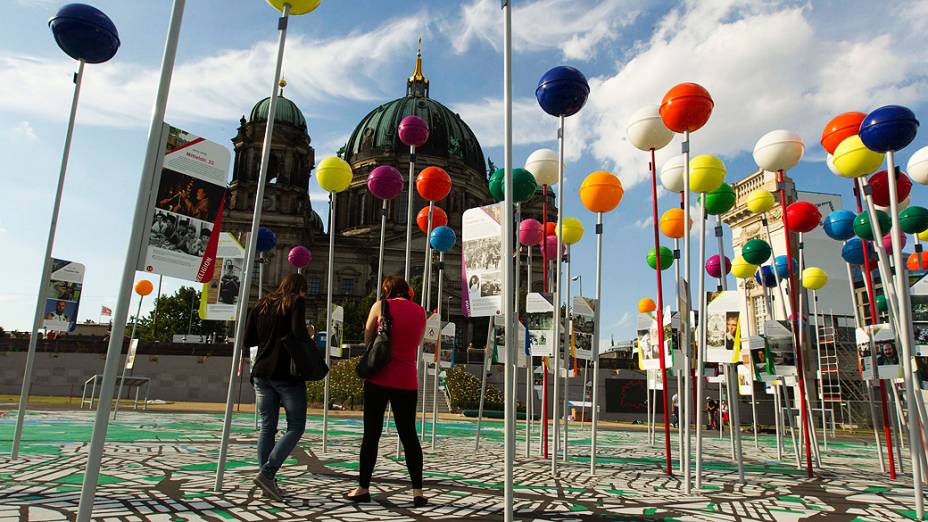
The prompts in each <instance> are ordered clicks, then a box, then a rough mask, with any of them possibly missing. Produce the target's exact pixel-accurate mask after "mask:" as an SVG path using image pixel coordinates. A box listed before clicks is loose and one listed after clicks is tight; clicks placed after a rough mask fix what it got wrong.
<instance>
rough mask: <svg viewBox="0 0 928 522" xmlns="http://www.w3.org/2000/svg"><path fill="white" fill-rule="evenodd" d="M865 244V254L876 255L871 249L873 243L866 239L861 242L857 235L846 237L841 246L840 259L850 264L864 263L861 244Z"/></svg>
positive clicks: (870, 256)
mask: <svg viewBox="0 0 928 522" xmlns="http://www.w3.org/2000/svg"><path fill="white" fill-rule="evenodd" d="M863 244H866V245H867V247H866V248H867V256H868V257H869V258H872V257H873V256H875V255H876V252H875V251H874V250H873V244H872V243H870V242H869V241H867V242H866V243H864V242H863V240H861V239H860V238H859V237H854V238H851V239H848V240H847V241H846V242H845V243H844V246H843V247H842V248H841V259H844V261H846V262H848V263H850V264H852V265H862V264H864V251H863V248H862V247H861V245H863Z"/></svg>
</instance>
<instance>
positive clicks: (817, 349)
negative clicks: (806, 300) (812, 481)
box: [812, 290, 828, 451]
mask: <svg viewBox="0 0 928 522" xmlns="http://www.w3.org/2000/svg"><path fill="white" fill-rule="evenodd" d="M818 320H819V315H818V294H817V293H816V292H815V290H812V326H813V331H814V332H815V352H816V354H817V356H818V387H819V396H820V397H821V401H822V439H823V442H824V443H825V451H828V422H827V420H826V419H825V380H824V378H823V377H824V374H823V373H822V351H821V348H820V346H819V344H820V343H821V339H820V338H819V335H820V334H819V332H818Z"/></svg>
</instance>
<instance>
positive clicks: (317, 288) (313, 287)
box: [306, 276, 322, 295]
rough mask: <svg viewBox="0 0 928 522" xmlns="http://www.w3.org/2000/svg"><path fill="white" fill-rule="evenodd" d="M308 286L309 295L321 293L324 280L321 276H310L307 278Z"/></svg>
mask: <svg viewBox="0 0 928 522" xmlns="http://www.w3.org/2000/svg"><path fill="white" fill-rule="evenodd" d="M306 286H307V290H308V293H309V295H319V294H320V293H321V291H322V280H321V279H319V276H310V277H309V279H307V280H306Z"/></svg>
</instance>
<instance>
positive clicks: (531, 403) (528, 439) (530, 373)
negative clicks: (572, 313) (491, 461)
mask: <svg viewBox="0 0 928 522" xmlns="http://www.w3.org/2000/svg"><path fill="white" fill-rule="evenodd" d="M542 235H544V232H542ZM526 249H527V250H528V258H527V260H526V266H525V271H526V276H525V290H526V294H528V293H531V291H532V246H531V245H528V246H527V247H526ZM517 273H518V272H517ZM525 343H526V348H527V349H528V356H527V358H526V360H527V361H528V364H527V365H526V368H525V401H526V404H527V405H528V409H527V412H526V413H527V415H526V416H525V456H526V457H530V456H531V455H532V450H531V446H532V425H533V424H534V423H535V379H534V376H535V374H534V372H535V358H534V357H532V352H531V347H530V344H529V343H530V339H529V335H528V324H527V322H526V325H525Z"/></svg>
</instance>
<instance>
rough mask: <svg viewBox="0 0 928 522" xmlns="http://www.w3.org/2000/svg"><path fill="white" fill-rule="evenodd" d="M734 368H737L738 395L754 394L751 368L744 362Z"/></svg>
mask: <svg viewBox="0 0 928 522" xmlns="http://www.w3.org/2000/svg"><path fill="white" fill-rule="evenodd" d="M736 368H738V395H754V377H753V376H752V375H751V368H750V367H748V366H745V365H744V364H739V365H738V366H736Z"/></svg>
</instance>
